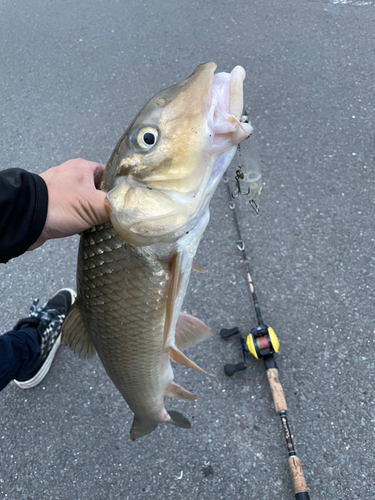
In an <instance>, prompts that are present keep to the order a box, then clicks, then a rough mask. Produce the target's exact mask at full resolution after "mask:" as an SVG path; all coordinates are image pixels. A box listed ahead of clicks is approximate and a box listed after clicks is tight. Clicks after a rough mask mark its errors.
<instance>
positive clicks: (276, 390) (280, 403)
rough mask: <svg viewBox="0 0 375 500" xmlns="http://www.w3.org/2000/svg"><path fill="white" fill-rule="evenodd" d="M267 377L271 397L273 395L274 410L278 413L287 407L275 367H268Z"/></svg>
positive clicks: (286, 409)
mask: <svg viewBox="0 0 375 500" xmlns="http://www.w3.org/2000/svg"><path fill="white" fill-rule="evenodd" d="M266 373H267V378H268V383H269V384H270V388H271V392H272V397H273V403H274V405H275V410H276V413H279V411H283V410H284V411H288V407H287V405H286V401H285V397H284V391H283V388H282V387H281V384H280V380H279V372H278V369H277V368H269V369H268V370H267V372H266Z"/></svg>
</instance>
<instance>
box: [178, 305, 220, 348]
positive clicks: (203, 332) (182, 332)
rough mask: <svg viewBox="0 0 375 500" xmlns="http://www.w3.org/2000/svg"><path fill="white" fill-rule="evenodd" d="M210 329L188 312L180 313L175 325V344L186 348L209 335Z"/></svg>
mask: <svg viewBox="0 0 375 500" xmlns="http://www.w3.org/2000/svg"><path fill="white" fill-rule="evenodd" d="M211 335H212V333H211V331H210V329H209V328H208V327H207V326H206V325H205V324H204V323H203V321H201V320H200V319H198V318H195V317H194V316H191V315H190V314H185V313H180V315H179V317H178V321H177V326H176V339H175V342H176V346H177V347H178V348H179V349H187V348H188V347H192V346H193V345H195V344H198V342H201V341H202V340H205V339H208V338H209V337H211Z"/></svg>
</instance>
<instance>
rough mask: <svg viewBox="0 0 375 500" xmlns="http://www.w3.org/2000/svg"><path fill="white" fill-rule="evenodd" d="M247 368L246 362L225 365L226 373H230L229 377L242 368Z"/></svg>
mask: <svg viewBox="0 0 375 500" xmlns="http://www.w3.org/2000/svg"><path fill="white" fill-rule="evenodd" d="M245 369H246V365H245V363H243V362H241V363H237V364H236V365H225V366H224V371H225V375H228V377H231V376H232V375H234V374H235V373H236V372H240V371H242V370H245Z"/></svg>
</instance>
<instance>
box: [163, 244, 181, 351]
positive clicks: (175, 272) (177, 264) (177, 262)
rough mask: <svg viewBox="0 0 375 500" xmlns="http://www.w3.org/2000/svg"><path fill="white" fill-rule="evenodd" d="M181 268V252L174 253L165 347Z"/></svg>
mask: <svg viewBox="0 0 375 500" xmlns="http://www.w3.org/2000/svg"><path fill="white" fill-rule="evenodd" d="M180 268H181V256H180V254H179V253H176V255H174V257H172V259H171V260H170V262H169V273H170V282H169V289H168V298H167V305H166V312H165V323H164V332H163V347H164V346H165V344H166V342H167V339H168V334H169V330H170V328H171V323H172V318H173V310H174V303H175V300H176V297H177V295H178V292H179V283H180V274H181V273H180Z"/></svg>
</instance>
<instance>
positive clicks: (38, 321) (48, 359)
mask: <svg viewBox="0 0 375 500" xmlns="http://www.w3.org/2000/svg"><path fill="white" fill-rule="evenodd" d="M76 295H77V294H76V292H75V291H74V290H71V289H70V288H63V289H62V290H59V291H58V292H57V294H56V295H55V296H54V297H53V298H52V299H51V300H49V301H48V302H47V303H46V304H45V305H44V306H43V307H37V305H38V302H39V299H34V302H33V305H32V306H31V307H30V312H29V315H28V317H27V318H23V319H20V320H19V321H18V323H17V324H16V326H15V327H14V330H20V329H21V328H30V327H31V328H35V329H36V330H37V332H38V334H39V337H40V346H41V354H40V358H39V360H38V362H37V364H36V365H35V366H34V367H33V369H32V370H30V371H29V372H28V373H26V374H25V375H23V376H22V378H20V379H18V380H15V381H14V382H15V383H16V384H17V385H18V387H21V389H30V388H31V387H35V386H36V385H38V384H40V382H41V381H42V380H43V379H44V377H45V376H46V375H47V373H48V371H49V369H50V367H51V363H52V361H53V358H54V357H55V354H56V352H57V349H58V348H59V346H60V343H61V326H62V324H63V322H64V319H65V317H66V316H67V314H68V312H69V311H70V308H71V307H72V304H73V302H74V300H75V298H76Z"/></svg>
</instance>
